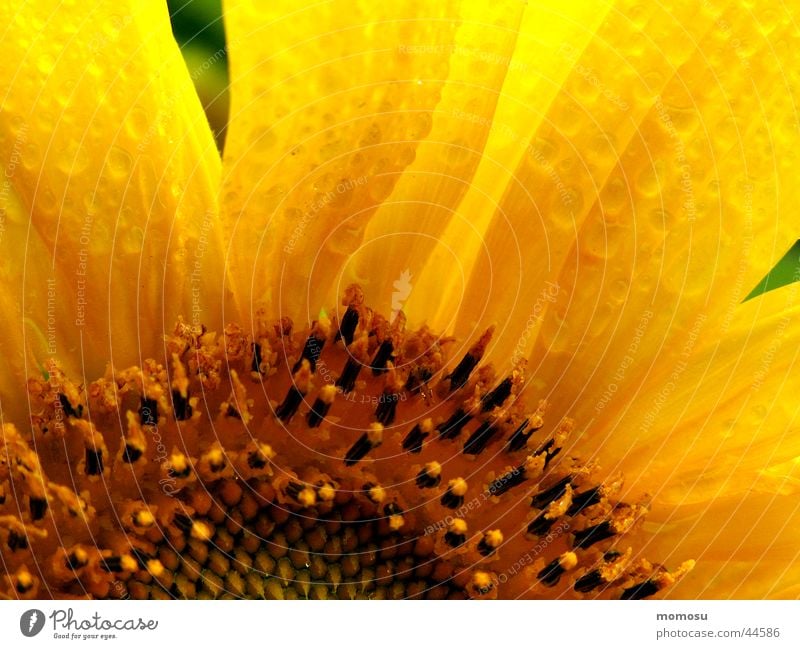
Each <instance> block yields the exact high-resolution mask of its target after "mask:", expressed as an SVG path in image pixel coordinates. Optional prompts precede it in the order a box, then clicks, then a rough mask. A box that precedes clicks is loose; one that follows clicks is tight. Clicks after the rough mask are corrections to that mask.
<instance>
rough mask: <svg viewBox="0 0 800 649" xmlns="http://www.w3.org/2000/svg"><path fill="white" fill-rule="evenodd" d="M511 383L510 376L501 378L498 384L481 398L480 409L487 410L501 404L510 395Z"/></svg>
mask: <svg viewBox="0 0 800 649" xmlns="http://www.w3.org/2000/svg"><path fill="white" fill-rule="evenodd" d="M513 385H514V384H513V382H512V381H511V379H510V378H507V379H503V380H502V381H501V382H500V385H498V386H497V387H496V388H495V389H494V390H492V391H491V392H490V393H489V394H487V395H486V396H485V397H483V399H481V411H482V412H489V411H490V410H491V409H492V408H498V407H500V406H502V405H503V403H504V402H505V400H506V399H508V397H509V396H510V395H511V387H512V386H513Z"/></svg>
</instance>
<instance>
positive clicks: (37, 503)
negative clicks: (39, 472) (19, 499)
mask: <svg viewBox="0 0 800 649" xmlns="http://www.w3.org/2000/svg"><path fill="white" fill-rule="evenodd" d="M29 506H30V509H31V518H32V519H33V520H35V521H38V520H41V519H43V518H44V514H45V512H46V511H47V499H45V498H34V497H33V496H31V498H30V503H29Z"/></svg>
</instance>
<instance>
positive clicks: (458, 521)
mask: <svg viewBox="0 0 800 649" xmlns="http://www.w3.org/2000/svg"><path fill="white" fill-rule="evenodd" d="M450 531H451V532H452V533H453V534H459V535H462V534H466V533H467V521H465V520H464V519H463V518H454V519H453V522H452V523H450Z"/></svg>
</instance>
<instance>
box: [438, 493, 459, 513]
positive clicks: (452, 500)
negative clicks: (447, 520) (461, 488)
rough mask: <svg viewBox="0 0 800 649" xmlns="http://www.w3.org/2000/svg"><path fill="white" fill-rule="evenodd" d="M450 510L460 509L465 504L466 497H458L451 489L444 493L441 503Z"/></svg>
mask: <svg viewBox="0 0 800 649" xmlns="http://www.w3.org/2000/svg"><path fill="white" fill-rule="evenodd" d="M440 502H441V503H442V506H444V507H447V508H448V509H458V508H459V507H461V505H463V504H464V496H456V495H455V494H454V493H453V492H452V491H451V490H450V489H448V490H447V491H445V492H444V494H443V495H442V499H441V501H440Z"/></svg>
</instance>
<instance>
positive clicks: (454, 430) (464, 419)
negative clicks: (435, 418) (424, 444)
mask: <svg viewBox="0 0 800 649" xmlns="http://www.w3.org/2000/svg"><path fill="white" fill-rule="evenodd" d="M471 420H472V415H468V414H467V413H466V412H464V411H463V410H462V409H461V408H459V409H458V410H456V411H455V412H454V413H453V414H452V415H451V416H450V419H448V420H447V421H446V422H444V424H442V425H441V426H440V427H439V438H440V439H455V438H456V437H458V436H459V435H460V434H461V429H462V428H464V426H466V425H467V424H468V423H469V422H470V421H471Z"/></svg>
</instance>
